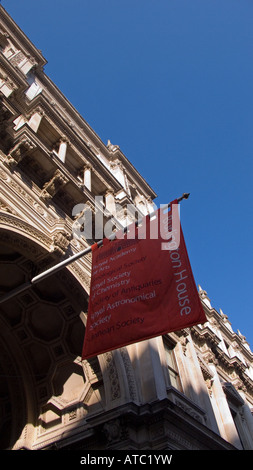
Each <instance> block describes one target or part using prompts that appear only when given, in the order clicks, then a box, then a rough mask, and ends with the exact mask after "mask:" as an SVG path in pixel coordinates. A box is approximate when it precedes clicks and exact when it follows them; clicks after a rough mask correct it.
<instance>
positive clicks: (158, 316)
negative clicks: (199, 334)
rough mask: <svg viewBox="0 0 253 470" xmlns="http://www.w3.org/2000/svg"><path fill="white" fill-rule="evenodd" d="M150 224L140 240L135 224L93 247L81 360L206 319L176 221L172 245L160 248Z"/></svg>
mask: <svg viewBox="0 0 253 470" xmlns="http://www.w3.org/2000/svg"><path fill="white" fill-rule="evenodd" d="M157 217H158V218H159V219H160V217H161V209H160V210H159V211H157ZM167 220H168V216H167ZM152 223H154V222H152V221H151V222H150V220H149V217H147V218H146V227H145V228H146V233H145V238H144V239H141V238H140V237H139V238H137V237H138V230H140V231H141V228H140V229H136V234H135V235H136V237H135V238H133V239H129V238H127V235H125V237H124V238H122V239H116V240H114V241H112V242H108V240H106V239H105V240H104V245H103V246H102V247H101V248H98V249H96V250H94V251H93V253H92V276H91V289H90V299H89V308H88V318H87V325H86V331H85V338H84V345H83V352H82V357H83V359H85V358H88V357H92V356H95V355H98V354H102V353H104V352H106V351H109V350H113V349H117V348H120V347H122V346H125V345H127V344H131V343H135V342H138V341H142V340H144V339H148V338H152V337H155V336H160V335H163V334H166V333H169V332H172V331H177V330H181V329H183V328H187V327H190V326H193V325H196V324H199V323H204V322H205V321H206V317H205V314H204V311H203V308H202V305H201V302H200V299H199V295H198V292H197V289H196V285H195V281H194V278H193V274H192V270H191V266H190V262H189V258H188V254H187V250H186V246H185V241H184V237H183V233H182V229H181V226H180V223H179V231H180V244H179V246H178V247H177V248H175V249H165V248H166V247H165V248H164V245H163V249H162V244H164V239H162V238H161V236H160V235H159V233H157V232H159V230H156V229H155V230H153V234H154V233H155V232H156V235H158V236H156V237H154V238H151V232H152ZM106 242H108V243H106ZM175 246H176V245H175ZM171 247H172V248H173V246H172V245H171Z"/></svg>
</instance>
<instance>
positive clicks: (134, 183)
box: [0, 6, 253, 450]
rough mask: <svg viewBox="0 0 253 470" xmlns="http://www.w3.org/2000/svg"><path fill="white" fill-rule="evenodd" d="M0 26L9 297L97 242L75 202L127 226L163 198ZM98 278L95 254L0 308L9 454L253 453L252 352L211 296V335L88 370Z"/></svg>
mask: <svg viewBox="0 0 253 470" xmlns="http://www.w3.org/2000/svg"><path fill="white" fill-rule="evenodd" d="M0 18H1V23H0V59H1V60H0V95H1V96H0V180H1V192H0V261H1V263H0V294H1V296H4V295H5V294H6V293H7V292H9V291H11V290H12V289H15V288H16V287H17V286H19V285H21V284H23V283H26V282H27V281H29V280H30V279H31V278H32V277H33V276H34V275H35V274H36V273H39V272H42V271H43V270H45V269H46V268H48V267H50V266H52V265H55V264H57V263H58V262H59V261H61V260H63V259H65V258H67V257H69V256H71V255H73V254H75V253H78V252H79V251H80V250H83V249H84V248H85V247H88V246H89V245H90V244H91V243H92V240H87V239H86V238H85V237H83V236H82V237H75V236H74V233H75V231H74V227H76V226H78V224H79V227H81V226H82V217H83V212H82V210H81V206H80V211H78V207H79V206H77V204H81V205H82V204H85V207H87V206H88V207H90V208H91V211H92V213H93V215H94V216H95V214H96V212H97V211H99V210H100V209H99V208H98V207H96V206H95V196H98V195H99V196H101V200H102V206H103V207H102V208H101V211H102V213H103V219H101V220H102V223H103V224H105V223H106V222H107V221H109V220H111V219H112V218H113V220H114V223H115V225H116V226H117V227H118V228H119V227H122V226H124V225H126V224H128V223H129V222H130V221H131V220H128V219H127V218H126V210H125V209H126V207H127V204H132V205H134V206H135V207H136V210H137V211H140V213H142V214H144V215H146V214H147V213H149V212H152V211H153V208H154V203H153V200H154V199H155V197H156V194H155V193H154V191H153V190H152V188H151V187H150V186H149V185H148V184H147V183H146V181H145V180H144V179H143V178H142V177H141V175H140V174H139V173H138V172H137V171H136V169H135V168H134V166H133V165H132V164H131V163H130V162H129V160H128V159H127V158H126V157H125V155H124V154H123V153H122V151H121V150H120V148H119V147H118V146H116V145H113V144H111V142H110V141H108V143H107V145H105V144H104V143H103V142H102V141H101V140H100V138H99V137H98V136H97V135H96V133H95V132H94V131H93V129H91V127H90V126H89V125H88V124H87V122H86V121H85V120H84V119H83V118H82V117H81V116H80V115H79V114H78V112H77V110H76V109H75V108H74V107H73V106H72V105H71V103H69V102H68V100H67V99H66V98H65V97H64V96H63V94H62V93H61V92H60V91H59V89H58V88H57V87H56V86H55V84H54V83H53V82H52V81H51V80H50V79H49V78H48V76H47V75H46V74H45V72H44V66H45V64H46V61H45V59H44V57H43V55H42V54H41V52H40V51H39V50H37V49H36V47H35V46H34V45H33V44H32V43H31V41H30V40H29V39H28V38H27V37H26V36H25V34H24V33H23V32H22V31H21V30H20V28H19V27H18V26H17V25H16V24H15V22H14V21H13V20H12V18H11V17H10V16H9V15H8V13H7V12H6V11H5V9H4V8H3V7H2V6H0ZM117 203H118V204H120V206H121V207H122V211H121V213H119V212H117V211H116V205H117ZM74 207H77V209H76V210H75V211H74V212H73V208H74ZM134 215H135V214H133V215H132V217H134ZM127 216H128V218H129V214H127ZM130 219H131V217H130ZM80 221H81V222H80ZM94 239H95V234H94V237H93V241H94ZM90 270H91V256H90V255H87V256H85V257H83V258H81V259H79V260H77V261H75V262H74V263H72V264H71V265H69V266H68V267H66V268H64V269H62V270H61V271H59V272H58V273H55V274H53V275H52V276H51V277H49V278H47V279H45V280H44V281H42V282H41V283H38V284H37V285H36V286H34V287H33V288H32V289H30V290H28V291H25V292H21V293H20V294H19V295H16V296H15V297H13V298H11V299H9V300H8V301H6V302H3V303H1V304H0V349H1V354H0V416H1V420H0V448H1V449H31V450H37V449H86V450H93V449H128V450H130V449H132V450H138V449H139V450H140V449H148V450H151V449H152V450H158V449H159V450H166V449H180V450H181V449H187V450H189V449H226V450H232V449H253V418H252V409H253V354H252V352H251V350H250V347H249V345H248V343H247V341H246V339H245V337H243V336H242V335H241V334H240V332H238V333H235V332H234V331H233V330H232V327H231V324H230V322H229V320H228V317H227V316H226V315H225V314H224V313H223V312H221V311H220V312H217V311H216V310H215V309H214V308H212V306H211V303H210V300H209V299H208V296H207V294H206V292H205V291H204V290H202V288H199V295H200V297H201V299H202V302H203V307H204V309H205V312H206V316H207V322H206V323H205V324H204V325H198V326H195V327H192V328H190V329H186V330H183V331H178V332H174V333H171V334H168V335H167V336H164V337H158V338H154V339H152V340H148V341H143V342H140V343H137V344H133V345H131V346H128V347H124V348H121V349H118V350H115V351H112V352H108V353H106V354H103V355H101V356H99V357H95V358H93V359H90V360H87V361H82V360H81V356H80V355H81V350H82V343H83V337H84V333H85V323H86V314H87V306H88V297H89V285H90Z"/></svg>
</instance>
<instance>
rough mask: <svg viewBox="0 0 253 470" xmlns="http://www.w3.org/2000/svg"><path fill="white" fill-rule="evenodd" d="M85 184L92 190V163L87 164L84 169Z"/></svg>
mask: <svg viewBox="0 0 253 470" xmlns="http://www.w3.org/2000/svg"><path fill="white" fill-rule="evenodd" d="M83 184H84V186H85V187H86V188H87V189H88V190H89V191H91V165H86V166H85V167H84V171H83Z"/></svg>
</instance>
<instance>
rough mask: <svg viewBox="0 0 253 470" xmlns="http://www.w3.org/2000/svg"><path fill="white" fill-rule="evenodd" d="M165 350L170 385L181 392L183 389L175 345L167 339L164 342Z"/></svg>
mask: <svg viewBox="0 0 253 470" xmlns="http://www.w3.org/2000/svg"><path fill="white" fill-rule="evenodd" d="M164 350H165V358H166V364H167V367H168V372H169V380H170V385H172V386H173V387H175V388H177V389H178V390H180V391H181V390H182V387H181V383H180V377H179V373H178V369H177V363H176V358H175V353H174V344H172V343H170V342H169V341H168V340H167V339H166V340H164Z"/></svg>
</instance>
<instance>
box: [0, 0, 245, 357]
mask: <svg viewBox="0 0 253 470" xmlns="http://www.w3.org/2000/svg"><path fill="white" fill-rule="evenodd" d="M2 5H3V6H4V8H5V9H6V10H7V11H8V12H9V13H10V14H11V16H12V17H13V19H14V20H15V21H16V22H17V23H18V25H19V26H20V27H21V29H22V30H23V31H24V32H25V33H26V35H27V36H28V37H29V38H30V39H31V40H32V41H33V42H34V44H35V45H36V46H37V47H38V49H41V50H42V53H43V55H44V56H45V58H46V59H47V61H48V64H47V66H46V67H45V72H46V73H47V75H48V76H49V77H50V78H51V79H52V80H53V81H54V82H55V83H56V85H57V86H58V87H59V88H60V90H61V91H62V92H63V93H64V94H65V96H66V97H67V98H68V99H69V101H70V102H71V103H72V104H73V105H74V106H75V107H76V108H77V110H78V111H79V113H80V114H81V115H82V116H83V117H84V119H85V120H86V121H87V122H88V123H89V124H90V125H91V126H92V127H93V129H94V130H95V131H96V133H97V134H98V135H99V136H100V137H101V139H102V140H103V142H105V143H107V140H108V139H110V140H111V142H112V143H113V144H117V145H119V146H120V148H121V150H122V151H123V153H124V154H125V155H126V156H127V158H128V159H129V160H130V161H131V162H132V163H133V164H134V165H135V166H136V168H137V169H138V170H139V172H140V173H141V174H142V175H143V176H144V177H145V178H146V180H147V181H148V183H149V184H150V185H151V186H152V187H153V188H154V190H155V191H156V192H157V194H158V198H157V200H156V201H155V202H156V204H157V205H159V204H160V203H167V202H169V201H170V200H172V199H174V198H176V197H178V196H180V195H181V194H182V193H183V192H190V193H191V196H190V199H189V200H188V201H184V202H182V204H181V220H182V226H183V229H184V234H185V239H186V244H187V247H188V252H189V256H190V260H191V264H192V268H193V273H194V276H195V280H196V283H197V284H200V285H201V286H202V288H203V289H205V290H207V292H208V295H209V296H210V298H211V302H212V305H213V307H214V308H216V309H217V310H218V311H219V308H222V310H223V312H224V313H225V314H227V315H228V317H229V320H230V321H231V323H232V328H233V329H234V331H235V332H237V329H239V330H240V332H241V333H242V334H243V335H245V336H246V339H247V340H248V342H249V343H250V346H251V349H253V320H252V299H251V293H253V285H252V280H253V276H252V261H253V257H252V238H253V224H252V208H253V207H252V176H253V171H252V170H253V165H252V157H253V132H252V131H253V27H252V24H253V2H252V1H251V0H240V1H239V0H72V1H66V0H53V1H52V0H50V1H49V0H43V2H35V1H34V0H22V1H20V0H2Z"/></svg>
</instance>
